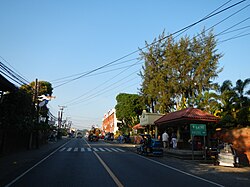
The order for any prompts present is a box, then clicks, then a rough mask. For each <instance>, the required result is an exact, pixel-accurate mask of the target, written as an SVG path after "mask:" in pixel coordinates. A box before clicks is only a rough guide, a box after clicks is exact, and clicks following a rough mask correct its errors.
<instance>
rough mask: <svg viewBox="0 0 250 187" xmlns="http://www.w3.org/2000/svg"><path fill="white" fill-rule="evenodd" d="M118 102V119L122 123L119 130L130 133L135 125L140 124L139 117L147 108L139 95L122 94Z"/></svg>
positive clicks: (117, 98) (118, 97)
mask: <svg viewBox="0 0 250 187" xmlns="http://www.w3.org/2000/svg"><path fill="white" fill-rule="evenodd" d="M116 100H117V104H116V106H115V109H116V117H117V119H118V120H120V121H121V122H122V123H121V124H120V126H119V130H120V131H122V132H126V133H128V132H129V131H130V130H131V128H132V127H133V126H134V125H136V124H138V123H139V115H141V113H142V110H143V109H144V108H145V107H144V104H143V102H142V98H141V96H139V95H137V94H127V93H120V94H118V95H117V97H116Z"/></svg>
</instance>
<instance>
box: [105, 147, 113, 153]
mask: <svg viewBox="0 0 250 187" xmlns="http://www.w3.org/2000/svg"><path fill="white" fill-rule="evenodd" d="M104 149H105V150H107V151H108V152H112V151H111V150H110V149H109V148H104Z"/></svg>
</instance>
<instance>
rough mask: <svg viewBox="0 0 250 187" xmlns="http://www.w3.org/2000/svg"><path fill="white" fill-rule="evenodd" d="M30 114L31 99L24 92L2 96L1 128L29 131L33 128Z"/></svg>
mask: <svg viewBox="0 0 250 187" xmlns="http://www.w3.org/2000/svg"><path fill="white" fill-rule="evenodd" d="M32 112H33V105H32V98H31V97H30V95H29V94H27V93H26V92H25V91H24V90H22V89H19V90H18V91H16V92H11V93H9V94H6V95H4V99H3V101H2V103H1V105H0V113H1V115H0V116H1V117H0V125H1V128H7V129H18V130H23V131H26V130H28V131H29V130H30V129H31V128H32V127H33V118H32Z"/></svg>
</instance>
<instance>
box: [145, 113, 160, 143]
mask: <svg viewBox="0 0 250 187" xmlns="http://www.w3.org/2000/svg"><path fill="white" fill-rule="evenodd" d="M162 116H163V114H157V113H148V112H146V110H143V111H142V115H141V116H140V125H141V126H142V127H144V128H145V130H144V131H145V133H147V134H150V135H151V136H153V137H154V138H157V136H158V128H157V126H156V125H155V123H154V122H155V121H156V120H157V119H159V118H161V117H162Z"/></svg>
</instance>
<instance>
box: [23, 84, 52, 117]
mask: <svg viewBox="0 0 250 187" xmlns="http://www.w3.org/2000/svg"><path fill="white" fill-rule="evenodd" d="M20 89H22V90H25V91H26V92H27V93H28V94H29V95H30V96H31V97H32V98H33V102H34V103H36V105H38V104H39V101H38V96H41V95H47V96H51V95H52V93H53V92H52V91H53V88H52V85H51V83H49V82H47V81H38V82H36V81H33V82H31V83H30V84H29V85H23V86H21V88H20ZM35 97H36V98H35ZM37 109H39V108H38V106H37ZM48 111H49V110H48V108H47V106H46V105H44V106H42V107H41V108H40V109H39V115H41V116H43V117H47V115H48Z"/></svg>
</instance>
